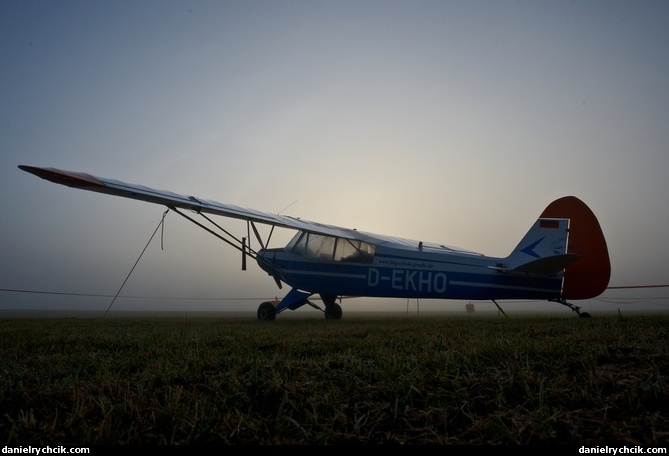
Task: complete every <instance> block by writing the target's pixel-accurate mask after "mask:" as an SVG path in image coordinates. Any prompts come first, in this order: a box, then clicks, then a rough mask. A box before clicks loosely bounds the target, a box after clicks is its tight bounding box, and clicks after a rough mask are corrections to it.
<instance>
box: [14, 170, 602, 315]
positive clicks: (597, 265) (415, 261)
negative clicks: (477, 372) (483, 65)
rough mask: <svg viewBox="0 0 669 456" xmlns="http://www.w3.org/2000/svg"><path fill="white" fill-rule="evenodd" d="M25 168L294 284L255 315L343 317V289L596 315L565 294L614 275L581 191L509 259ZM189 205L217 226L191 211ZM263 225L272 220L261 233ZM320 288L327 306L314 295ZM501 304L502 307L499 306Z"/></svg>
mask: <svg viewBox="0 0 669 456" xmlns="http://www.w3.org/2000/svg"><path fill="white" fill-rule="evenodd" d="M19 168H20V169H22V170H23V171H27V172H29V173H32V174H35V175H36V176H39V177H41V178H43V179H46V180H49V181H51V182H55V183H57V184H62V185H67V186H69V187H74V188H78V189H82V190H89V191H94V192H99V193H106V194H110V195H115V196H120V197H124V198H131V199H136V200H141V201H146V202H149V203H155V204H161V205H165V206H167V207H168V208H169V209H171V210H173V211H175V212H177V213H178V214H180V215H182V216H183V217H185V218H187V219H188V220H190V221H191V222H193V223H195V224H196V225H198V226H200V227H201V228H203V229H205V230H206V231H209V232H210V233H212V234H214V235H215V236H217V237H219V238H220V239H221V240H223V241H225V242H227V243H228V244H230V245H232V246H233V247H235V248H237V249H238V250H240V251H241V253H242V269H245V266H246V257H247V256H249V257H251V258H254V259H255V260H256V261H257V263H258V265H259V266H260V268H262V269H263V270H264V271H265V272H267V274H268V275H270V276H272V277H273V278H274V280H275V281H276V283H277V285H278V286H279V288H281V287H282V283H285V284H287V285H288V286H290V287H291V289H290V291H289V292H288V293H287V294H286V295H285V297H284V298H283V299H281V300H280V301H278V300H275V301H267V302H263V303H262V304H260V306H259V307H258V313H257V316H258V319H259V320H265V321H271V320H274V319H275V317H276V315H277V314H279V313H281V312H283V311H284V310H287V309H290V310H296V309H298V308H300V307H302V306H303V305H305V304H308V305H310V306H312V307H314V308H316V309H319V310H321V311H323V312H324V314H325V318H327V319H335V320H338V319H341V318H342V308H341V305H340V304H338V303H337V299H338V298H339V302H341V297H343V296H367V297H387V298H407V299H456V300H458V299H459V300H486V301H492V302H494V303H495V305H497V306H498V307H499V305H498V304H497V301H498V300H508V299H513V300H547V301H552V302H556V303H559V304H562V305H565V306H567V307H569V308H570V309H571V310H573V311H574V312H576V313H577V314H578V315H579V316H581V317H589V316H590V315H588V313H587V312H581V311H580V307H579V306H576V305H574V304H573V303H571V302H569V301H568V300H581V299H590V298H594V297H596V296H599V295H600V294H601V293H602V292H603V291H604V290H605V289H606V287H607V286H608V283H609V278H610V274H611V265H610V261H609V254H608V249H607V246H606V241H605V239H604V235H603V233H602V230H601V227H600V225H599V222H598V221H597V218H596V217H595V215H594V214H593V213H592V211H591V210H590V208H588V206H587V205H586V204H585V203H583V202H582V201H581V200H579V199H578V198H576V197H574V196H566V197H563V198H560V199H557V200H555V201H553V202H552V203H551V204H549V205H548V207H546V209H545V210H544V211H543V212H542V213H541V215H540V216H539V218H538V219H537V220H536V221H535V222H534V224H533V225H532V226H531V227H530V229H529V231H528V232H527V234H526V235H525V236H524V237H523V238H522V240H521V241H520V243H519V244H518V245H517V247H516V248H515V249H514V250H513V251H512V252H511V254H510V255H509V256H507V257H505V258H497V257H491V256H486V255H483V254H480V253H475V252H471V251H468V250H464V249H460V248H457V247H452V246H446V245H443V244H436V243H430V242H422V241H414V240H409V239H401V238H397V237H391V236H385V235H380V234H373V233H366V232H362V231H357V230H355V229H348V228H342V227H338V226H332V225H325V224H321V223H316V222H310V221H307V220H301V219H299V218H295V217H290V216H285V215H278V214H271V213H265V212H260V211H257V210H253V209H244V208H241V207H237V206H234V205H230V204H221V203H218V202H216V201H211V200H205V199H201V198H196V197H194V196H184V195H179V194H176V193H172V192H169V191H164V190H155V189H152V188H149V187H145V186H142V185H135V184H128V183H125V182H121V181H118V180H113V179H107V178H102V177H96V176H92V175H90V174H86V173H82V172H73V171H64V170H59V169H55V168H41V167H35V166H26V165H19ZM179 209H181V210H186V211H192V212H194V213H196V214H197V215H200V216H202V217H203V218H204V221H206V222H208V223H209V224H211V225H212V226H213V227H215V228H217V229H218V230H219V232H216V231H214V229H213V228H211V227H210V226H207V225H205V224H204V221H203V222H200V221H197V220H195V219H194V218H192V217H190V216H189V215H187V214H186V213H184V212H182V211H180V210H179ZM205 214H213V215H219V216H224V217H230V218H234V219H241V220H245V221H246V223H247V235H248V239H249V241H250V232H251V229H252V230H253V232H254V234H255V237H256V239H257V241H258V244H259V246H260V248H259V249H258V250H255V249H254V248H252V247H251V243H250V242H248V243H247V237H241V238H237V237H235V236H233V235H232V234H230V233H229V232H228V231H226V230H225V229H223V228H221V227H220V226H219V225H217V224H216V223H215V222H213V221H212V220H211V219H210V218H209V217H207V216H206V215H205ZM256 224H263V225H267V226H269V228H268V229H269V230H270V232H269V235H268V236H267V239H265V240H263V239H262V237H261V235H260V232H259V231H258V229H257V226H256ZM275 227H278V228H288V229H291V230H296V231H297V233H296V234H295V236H294V237H293V238H292V240H290V242H288V244H287V245H286V246H284V247H280V248H270V247H269V241H270V239H271V237H272V233H273V232H274V228H275ZM316 294H318V295H319V296H320V298H321V300H322V302H323V304H324V306H325V309H321V308H320V307H319V306H318V305H316V304H315V303H313V302H312V301H310V298H311V297H312V296H313V295H316ZM500 310H501V308H500Z"/></svg>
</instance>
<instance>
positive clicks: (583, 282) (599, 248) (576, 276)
mask: <svg viewBox="0 0 669 456" xmlns="http://www.w3.org/2000/svg"><path fill="white" fill-rule="evenodd" d="M541 218H568V219H570V223H569V241H568V245H567V253H573V254H576V255H579V256H580V258H579V260H578V261H576V262H575V263H573V264H571V265H569V266H567V267H566V268H565V271H564V282H563V285H562V299H564V300H567V299H589V298H594V297H595V296H599V295H600V294H601V293H602V292H603V291H604V290H606V287H607V286H608V285H609V279H610V277H611V262H610V259H609V252H608V248H607V246H606V240H605V239H604V233H602V229H601V227H600V225H599V221H598V220H597V217H595V214H594V213H593V212H592V211H591V210H590V208H589V207H588V206H587V205H586V204H585V203H584V202H583V201H581V200H580V199H578V198H576V197H574V196H565V197H563V198H560V199H557V200H555V201H553V202H552V203H551V204H549V205H548V207H547V208H546V209H544V211H543V213H542V214H541Z"/></svg>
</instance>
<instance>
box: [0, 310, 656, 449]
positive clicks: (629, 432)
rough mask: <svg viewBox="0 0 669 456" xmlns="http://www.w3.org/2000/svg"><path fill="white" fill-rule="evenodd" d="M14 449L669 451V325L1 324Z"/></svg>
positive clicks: (441, 319)
mask: <svg viewBox="0 0 669 456" xmlns="http://www.w3.org/2000/svg"><path fill="white" fill-rule="evenodd" d="M0 411H1V412H0V413H1V416H0V438H1V440H2V443H3V444H6V445H23V446H26V445H56V444H75V445H96V444H195V443H221V444H346V443H366V444H375V443H408V444H448V443H453V444H489V443H492V444H498V443H511V444H534V443H541V444H576V445H587V444H593V445H602V444H604V443H618V444H646V445H661V446H666V445H667V443H668V442H669V315H659V316H657V315H656V316H625V317H622V316H619V315H616V316H604V317H601V316H599V317H594V318H591V319H579V318H577V317H576V316H573V315H571V316H569V317H554V316H547V317H526V318H513V317H512V318H510V319H498V318H481V317H479V316H476V317H466V318H465V317H445V316H429V317H428V316H421V317H420V318H416V317H400V316H393V317H388V316H378V315H377V316H353V315H351V314H349V315H347V316H346V318H345V319H344V320H341V321H329V320H325V319H321V318H316V317H314V318H311V317H304V318H302V317H298V318H278V319H277V320H276V321H274V322H272V323H266V322H258V321H255V320H254V319H253V317H250V318H237V317H230V318H122V319H121V318H107V319H92V318H44V319H39V318H29V319H3V320H0Z"/></svg>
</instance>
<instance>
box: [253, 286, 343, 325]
mask: <svg viewBox="0 0 669 456" xmlns="http://www.w3.org/2000/svg"><path fill="white" fill-rule="evenodd" d="M311 295H312V293H308V292H305V291H300V290H297V289H295V288H293V289H292V290H291V291H290V292H289V293H288V294H287V295H286V296H285V297H284V298H283V299H282V300H281V301H280V302H278V301H265V302H263V303H262V304H260V306H259V307H258V320H260V321H273V320H274V319H275V318H276V314H278V313H280V312H283V311H284V310H286V309H290V310H296V309H298V308H300V307H302V306H303V305H305V304H308V305H310V306H311V307H313V308H314V309H318V310H320V311H321V312H323V314H324V315H325V318H326V319H327V320H341V317H342V314H343V312H342V309H341V306H340V305H339V304H337V302H336V301H337V296H336V295H329V294H321V299H322V300H323V304H325V309H321V308H320V307H319V306H317V305H316V304H314V303H313V302H311V301H309V299H307V298H309V296H311Z"/></svg>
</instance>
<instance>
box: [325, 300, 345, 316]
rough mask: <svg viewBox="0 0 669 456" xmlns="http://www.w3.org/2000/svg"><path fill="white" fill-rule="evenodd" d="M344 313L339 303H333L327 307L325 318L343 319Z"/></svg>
mask: <svg viewBox="0 0 669 456" xmlns="http://www.w3.org/2000/svg"><path fill="white" fill-rule="evenodd" d="M342 314H343V312H342V310H341V306H340V305H339V304H337V303H334V304H331V305H330V306H328V307H327V308H326V309H325V318H326V319H327V320H341V317H342Z"/></svg>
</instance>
